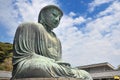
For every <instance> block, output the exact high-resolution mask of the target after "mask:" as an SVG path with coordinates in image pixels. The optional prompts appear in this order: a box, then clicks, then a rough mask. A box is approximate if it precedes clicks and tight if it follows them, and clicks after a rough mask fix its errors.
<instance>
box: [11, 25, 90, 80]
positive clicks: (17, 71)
mask: <svg viewBox="0 0 120 80" xmlns="http://www.w3.org/2000/svg"><path fill="white" fill-rule="evenodd" d="M13 50H14V52H13V71H12V78H11V80H14V79H15V78H37V77H42V78H44V77H45V78H49V77H75V78H82V79H85V80H92V78H91V76H90V75H89V74H88V73H87V72H86V71H82V70H78V69H73V68H71V67H70V64H69V63H64V62H62V61H61V54H62V53H61V43H60V41H59V39H58V38H57V37H56V35H55V34H54V32H52V31H47V29H46V28H45V27H43V25H42V24H40V23H23V24H20V25H19V27H18V28H17V30H16V33H15V37H14V43H13Z"/></svg>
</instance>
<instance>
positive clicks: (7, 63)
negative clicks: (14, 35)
mask: <svg viewBox="0 0 120 80" xmlns="http://www.w3.org/2000/svg"><path fill="white" fill-rule="evenodd" d="M12 52H13V45H12V44H10V43H3V42H0V70H7V71H11V70H12Z"/></svg>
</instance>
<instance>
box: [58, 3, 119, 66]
mask: <svg viewBox="0 0 120 80" xmlns="http://www.w3.org/2000/svg"><path fill="white" fill-rule="evenodd" d="M97 4H98V3H97ZM119 4H120V2H118V1H114V2H113V4H111V5H110V6H109V7H108V8H107V9H106V10H104V11H102V12H100V13H99V14H98V15H97V17H96V19H91V20H90V21H89V22H88V20H89V19H85V18H84V17H82V16H78V17H77V18H73V17H72V16H69V15H68V16H67V15H65V16H64V17H63V19H62V21H61V24H60V26H59V27H58V28H57V30H56V33H57V35H58V36H59V38H60V40H61V41H62V46H63V59H64V60H65V61H67V62H70V63H71V64H72V65H73V66H79V65H85V64H93V63H99V62H110V63H111V64H113V65H114V66H116V65H118V64H120V63H119V62H118V61H119V60H120V59H119V58H118V56H120V36H119V35H120V22H119V21H120V19H119V16H120V11H119V10H120V8H119V7H120V6H119ZM109 9H114V10H109ZM108 11H109V13H112V14H111V15H110V14H109V15H108ZM113 13H114V14H113ZM74 15H76V14H75V13H74ZM103 15H104V16H103ZM80 18H82V19H80ZM77 19H79V20H77ZM82 22H86V26H85V30H87V31H89V32H86V33H82V32H81V31H80V30H79V29H78V28H76V27H77V26H76V25H77V24H81V23H82Z"/></svg>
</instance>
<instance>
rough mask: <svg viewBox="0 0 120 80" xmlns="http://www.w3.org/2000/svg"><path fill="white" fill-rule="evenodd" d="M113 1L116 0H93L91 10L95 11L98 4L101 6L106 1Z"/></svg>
mask: <svg viewBox="0 0 120 80" xmlns="http://www.w3.org/2000/svg"><path fill="white" fill-rule="evenodd" d="M111 1H114V0H94V1H92V3H90V4H89V6H90V9H89V10H90V11H94V9H95V8H96V7H97V6H100V5H101V4H104V3H109V2H111Z"/></svg>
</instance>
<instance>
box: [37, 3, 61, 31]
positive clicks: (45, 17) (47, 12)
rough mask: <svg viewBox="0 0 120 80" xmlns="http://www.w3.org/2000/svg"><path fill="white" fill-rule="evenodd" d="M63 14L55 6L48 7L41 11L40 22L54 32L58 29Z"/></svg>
mask: <svg viewBox="0 0 120 80" xmlns="http://www.w3.org/2000/svg"><path fill="white" fill-rule="evenodd" d="M62 16H63V12H62V11H61V10H60V9H59V8H58V7H57V6H54V5H48V6H45V7H44V8H42V9H41V11H40V13H39V17H38V22H39V23H41V24H43V25H44V26H46V27H47V28H48V29H50V30H52V29H53V28H56V27H57V26H58V24H59V22H60V19H61V17H62Z"/></svg>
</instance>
